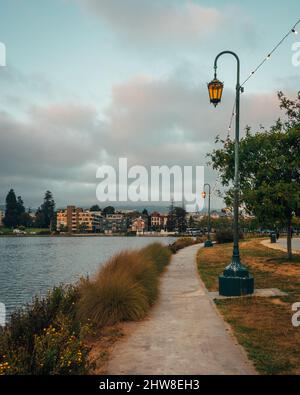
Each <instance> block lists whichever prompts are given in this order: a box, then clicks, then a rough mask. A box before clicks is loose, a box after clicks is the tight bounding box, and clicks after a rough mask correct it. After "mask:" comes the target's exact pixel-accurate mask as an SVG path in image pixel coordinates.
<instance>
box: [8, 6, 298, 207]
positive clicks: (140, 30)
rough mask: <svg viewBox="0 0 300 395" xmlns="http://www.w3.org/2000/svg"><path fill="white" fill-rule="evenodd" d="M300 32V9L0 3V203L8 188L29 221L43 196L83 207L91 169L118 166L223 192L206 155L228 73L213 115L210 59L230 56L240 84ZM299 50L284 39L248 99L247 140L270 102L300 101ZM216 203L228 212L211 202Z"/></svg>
mask: <svg viewBox="0 0 300 395" xmlns="http://www.w3.org/2000/svg"><path fill="white" fill-rule="evenodd" d="M298 19H300V4H299V0H286V1H285V2H277V1H276V2H274V1H271V0H265V1H263V2H262V1H258V0H253V1H251V2H241V1H229V0H228V1H225V0H219V1H202V0H51V1H50V0H0V42H2V43H3V44H5V47H6V67H0V204H4V202H5V196H6V194H7V192H8V190H9V189H10V188H14V189H15V191H16V194H17V195H21V196H22V197H23V200H24V201H25V204H26V206H27V207H33V208H35V207H37V206H38V205H40V204H41V202H42V198H43V195H44V192H45V191H46V190H47V189H49V190H51V191H52V192H53V194H54V197H55V200H56V203H57V206H58V207H62V206H65V205H67V204H76V205H79V206H80V205H81V206H86V207H88V206H89V205H91V204H94V203H96V187H97V184H98V182H99V181H98V180H97V179H96V171H97V168H98V167H99V166H101V165H114V166H116V164H117V162H118V158H121V157H126V158H128V163H129V165H130V166H133V165H140V166H146V167H149V166H155V165H167V166H173V165H180V166H196V165H197V166H204V167H205V181H206V182H209V183H211V184H212V186H213V188H214V191H215V190H217V189H218V187H219V183H218V180H217V174H216V173H214V172H213V171H212V169H211V168H210V167H209V165H208V163H207V162H208V159H207V157H206V154H207V153H208V152H211V151H212V150H213V149H214V148H216V147H217V146H216V145H215V137H216V136H217V135H220V136H221V137H226V135H227V128H228V123H229V120H230V115H231V110H232V105H233V101H234V86H235V78H236V64H235V61H234V59H233V58H231V57H230V56H226V57H222V58H221V59H220V61H219V71H218V77H219V79H221V80H222V81H224V84H225V86H224V95H223V100H222V103H221V105H219V106H218V107H217V109H215V108H214V107H213V106H211V105H210V103H209V100H208V94H207V87H206V84H207V82H209V81H210V80H211V79H212V77H213V61H214V58H215V56H216V55H217V54H218V53H219V52H220V51H223V50H233V51H235V52H237V53H238V55H239V56H240V59H241V78H242V80H244V79H245V78H246V77H247V76H248V75H249V73H250V72H251V71H252V70H253V69H254V68H255V67H256V66H257V65H258V64H259V63H260V61H261V60H262V59H263V58H264V57H265V56H266V55H267V54H268V53H269V51H270V50H271V49H272V48H273V47H274V45H275V44H276V43H277V42H278V41H279V40H280V39H281V38H282V37H283V36H284V35H285V34H286V33H287V32H288V31H289V29H290V28H291V27H292V26H293V25H294V24H295V23H296V21H297V20H298ZM299 30H300V27H299ZM297 41H300V35H298V36H296V35H291V36H289V37H288V39H287V40H286V41H285V42H284V44H283V45H282V46H281V47H280V48H279V49H278V51H277V52H276V53H275V54H274V56H273V57H272V58H271V59H270V60H269V61H268V62H267V63H266V64H265V65H264V67H262V68H261V69H260V70H259V72H258V73H257V74H255V76H254V77H253V78H251V80H249V82H248V83H247V85H246V86H245V92H244V94H243V95H242V98H241V127H242V129H244V128H245V126H246V125H250V126H251V127H252V129H253V131H259V130H260V125H264V126H265V127H269V126H270V125H272V124H274V123H275V121H276V119H277V118H278V117H279V116H281V115H282V114H281V112H280V110H279V108H278V101H277V97H276V93H277V91H278V90H283V91H284V92H285V93H286V94H287V95H288V96H290V97H291V98H293V97H296V93H297V91H298V90H299V88H300V67H297V66H296V65H293V62H292V56H293V51H292V45H293V44H294V43H295V42H297ZM212 204H213V206H214V207H216V208H220V207H222V206H223V202H222V200H221V199H220V198H219V197H218V196H217V194H216V192H214V194H213V203H212ZM101 205H102V206H104V205H105V204H101Z"/></svg>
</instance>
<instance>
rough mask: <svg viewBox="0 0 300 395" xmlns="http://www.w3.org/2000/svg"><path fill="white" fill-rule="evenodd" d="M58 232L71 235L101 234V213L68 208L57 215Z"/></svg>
mask: <svg viewBox="0 0 300 395" xmlns="http://www.w3.org/2000/svg"><path fill="white" fill-rule="evenodd" d="M56 220H57V230H58V231H61V230H64V231H67V232H70V233H81V232H89V233H92V232H100V231H101V230H102V225H103V218H102V215H101V213H100V212H99V211H89V210H83V209H82V208H80V207H75V206H68V207H67V208H66V210H60V211H58V212H57V215H56Z"/></svg>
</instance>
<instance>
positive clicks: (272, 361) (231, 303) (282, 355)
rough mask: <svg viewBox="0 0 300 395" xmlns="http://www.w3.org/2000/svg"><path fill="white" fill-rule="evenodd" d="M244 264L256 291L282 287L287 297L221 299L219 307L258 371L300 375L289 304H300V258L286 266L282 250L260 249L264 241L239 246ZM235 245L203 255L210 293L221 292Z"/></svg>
mask: <svg viewBox="0 0 300 395" xmlns="http://www.w3.org/2000/svg"><path fill="white" fill-rule="evenodd" d="M240 248H241V259H242V262H243V264H244V265H245V266H247V267H248V268H249V270H250V272H251V273H252V274H253V275H254V278H255V287H256V288H279V289H281V290H282V291H285V292H287V293H288V296H284V297H276V298H258V297H251V298H237V299H227V300H217V301H216V305H217V307H218V309H219V310H220V312H221V313H222V315H223V316H224V318H225V320H226V321H227V322H228V323H229V324H230V325H231V326H232V328H233V331H234V333H235V335H236V337H237V339H238V341H239V343H240V344H241V345H242V346H243V347H244V348H245V349H246V351H247V353H248V355H249V358H250V359H251V360H252V361H253V362H254V365H255V367H256V369H257V370H258V372H260V373H261V374H267V375H278V374H300V336H299V328H298V329H297V328H294V327H293V326H292V324H291V318H292V314H293V313H292V310H291V305H292V304H293V303H295V302H298V301H300V266H299V265H298V262H299V258H300V257H299V256H295V263H293V262H292V263H291V262H288V261H287V257H286V254H285V253H284V252H282V251H278V250H272V249H269V248H267V247H265V246H263V245H261V243H260V240H251V241H244V242H242V243H241V245H240ZM231 254H232V245H222V246H221V245H217V246H215V247H214V248H213V249H201V250H199V253H198V257H197V261H198V269H199V273H200V275H201V277H202V279H203V281H204V283H205V285H206V287H207V288H208V289H209V290H210V291H217V290H218V276H219V275H220V274H221V273H222V272H223V270H224V267H225V266H226V265H228V264H229V262H230V259H231Z"/></svg>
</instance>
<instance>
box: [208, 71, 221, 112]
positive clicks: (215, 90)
mask: <svg viewBox="0 0 300 395" xmlns="http://www.w3.org/2000/svg"><path fill="white" fill-rule="evenodd" d="M207 87H208V92H209V98H210V102H211V103H212V104H213V105H214V106H215V107H217V105H218V104H219V103H220V102H221V99H222V93H223V88H224V84H223V82H221V81H219V80H218V79H217V77H216V76H215V78H214V79H213V80H212V81H211V82H210V83H209V84H207Z"/></svg>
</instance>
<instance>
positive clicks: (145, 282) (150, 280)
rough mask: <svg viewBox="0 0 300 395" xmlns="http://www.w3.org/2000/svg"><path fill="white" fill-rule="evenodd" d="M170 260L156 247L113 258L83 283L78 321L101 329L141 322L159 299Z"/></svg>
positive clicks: (158, 245) (167, 255)
mask: <svg viewBox="0 0 300 395" xmlns="http://www.w3.org/2000/svg"><path fill="white" fill-rule="evenodd" d="M170 256H171V253H170V251H169V250H168V248H166V247H163V246H162V245H161V244H158V243H155V244H153V245H150V246H148V247H146V248H144V249H142V250H139V251H125V252H121V253H120V254H117V255H115V256H114V257H113V258H111V259H110V260H109V261H108V262H107V263H106V264H105V265H104V266H103V267H102V268H101V270H100V271H99V273H98V274H97V275H96V276H95V277H94V278H93V279H91V280H84V281H82V284H81V286H80V295H81V296H80V300H79V303H78V317H79V319H80V320H82V321H84V322H85V321H87V320H88V319H89V320H91V322H92V323H93V324H94V325H95V326H97V327H103V326H106V325H113V324H115V323H117V322H121V321H136V320H140V319H142V318H144V317H145V315H146V314H147V312H148V310H149V308H150V307H151V305H153V304H154V303H155V301H156V299H157V297H158V283H159V274H160V272H161V271H162V270H163V268H164V267H165V266H166V265H167V264H168V263H169V261H170Z"/></svg>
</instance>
